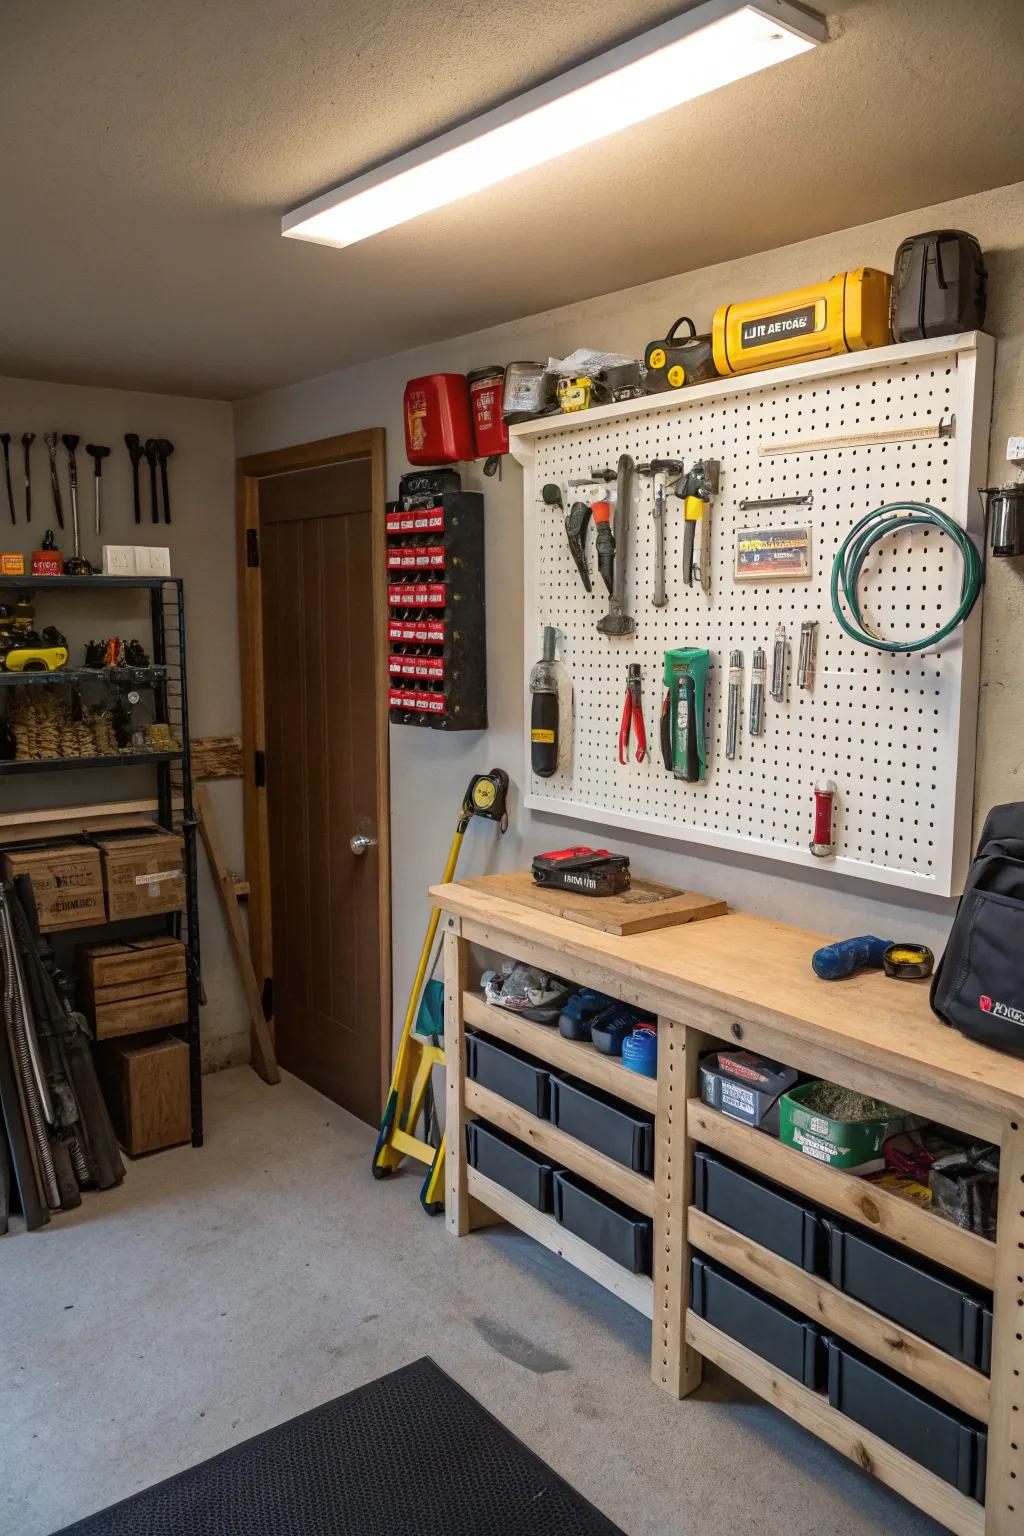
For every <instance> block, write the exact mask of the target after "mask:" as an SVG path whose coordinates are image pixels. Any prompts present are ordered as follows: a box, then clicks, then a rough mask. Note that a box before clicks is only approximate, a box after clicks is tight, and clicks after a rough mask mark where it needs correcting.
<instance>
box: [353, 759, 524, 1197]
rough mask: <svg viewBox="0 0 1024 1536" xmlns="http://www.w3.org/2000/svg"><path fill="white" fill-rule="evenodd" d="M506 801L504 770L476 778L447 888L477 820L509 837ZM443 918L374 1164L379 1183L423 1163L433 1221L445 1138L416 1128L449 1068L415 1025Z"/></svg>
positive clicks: (433, 928)
mask: <svg viewBox="0 0 1024 1536" xmlns="http://www.w3.org/2000/svg"><path fill="white" fill-rule="evenodd" d="M507 797H508V774H507V773H506V772H505V771H504V769H502V768H492V769H491V772H490V773H477V774H474V775H473V777H472V778H471V779H470V781H469V787H468V789H467V790H466V793H465V795H464V796H463V799H462V808H461V810H460V811H459V820H458V824H457V826H456V828H455V835H454V837H453V838H452V842H451V847H450V848H449V850H448V859H447V862H446V864H445V867H444V873H443V874H442V876H441V883H442V885H447V884H448V882H449V881H451V880H454V878H455V867H456V865H457V863H458V860H459V849H460V848H461V847H462V840H463V838H464V837H465V835H466V828H467V827H468V826H469V823H470V821H471V820H472V819H473V817H474V816H479V817H481V818H483V819H484V820H487V821H495V822H497V824H498V828H499V830H500V831H501V832H502V833H504V832H505V830H506V828H507V827H508V811H507V809H506V802H507ZM440 916H441V911H440V908H439V907H433V908H432V909H431V912H430V920H429V922H428V923H427V932H426V936H425V938H424V940H423V947H422V949H421V950H420V958H419V963H418V964H417V966H416V975H415V978H414V980H413V984H412V991H411V992H410V994H409V1004H408V1007H407V1008H406V1010H405V1022H404V1023H403V1025H402V1038H401V1040H400V1041H399V1045H398V1054H397V1056H396V1058H395V1070H394V1072H393V1073H392V1077H391V1086H390V1088H389V1089H388V1097H387V1102H386V1104H385V1106H384V1115H383V1118H382V1120H381V1124H380V1133H379V1135H378V1137H377V1145H376V1146H375V1147H374V1149H373V1162H372V1164H371V1171H372V1173H373V1176H374V1178H375V1179H386V1178H388V1177H389V1176H390V1175H391V1174H392V1173H394V1171H395V1169H396V1168H397V1167H398V1165H399V1163H400V1162H401V1161H402V1159H403V1158H404V1157H414V1158H416V1160H417V1161H418V1162H421V1163H426V1165H427V1167H428V1170H429V1171H428V1173H427V1176H426V1178H425V1179H424V1181H423V1186H422V1188H421V1190H420V1204H421V1205H422V1206H423V1209H424V1210H425V1211H426V1212H427V1213H428V1214H429V1215H431V1216H434V1215H437V1214H438V1213H439V1212H440V1211H442V1210H443V1209H444V1156H445V1142H444V1138H443V1137H442V1138H441V1143H440V1146H438V1147H437V1148H436V1149H435V1148H434V1147H433V1146H432V1145H431V1144H430V1142H429V1141H426V1140H423V1139H421V1138H420V1137H419V1136H417V1135H416V1128H417V1126H418V1124H419V1120H420V1115H421V1113H422V1112H423V1106H424V1101H425V1100H426V1098H427V1095H428V1091H429V1088H430V1076H431V1072H432V1071H433V1068H434V1067H441V1068H443V1067H444V1047H443V1046H442V1045H440V1044H438V1043H437V1041H436V1039H435V1041H434V1042H433V1043H427V1041H425V1040H424V1039H423V1038H421V1037H420V1036H419V1035H418V1034H417V1033H415V1032H414V1025H415V1022H416V1018H417V1010H418V1005H419V1001H420V994H421V992H422V990H423V983H424V981H425V980H426V977H427V971H428V966H429V964H430V952H431V950H432V949H433V947H434V936H435V934H436V933H437V925H438V920H439V919H440Z"/></svg>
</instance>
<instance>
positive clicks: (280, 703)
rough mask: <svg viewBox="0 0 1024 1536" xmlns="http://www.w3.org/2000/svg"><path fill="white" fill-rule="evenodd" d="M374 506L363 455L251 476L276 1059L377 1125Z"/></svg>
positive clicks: (381, 1054)
mask: <svg viewBox="0 0 1024 1536" xmlns="http://www.w3.org/2000/svg"><path fill="white" fill-rule="evenodd" d="M372 503H373V483H372V466H371V460H370V458H369V457H367V458H359V459H355V460H352V461H350V462H348V463H338V464H330V465H326V466H323V467H319V468H313V469H300V470H293V471H291V472H288V473H284V474H277V475H268V476H266V477H263V478H261V479H260V481H259V528H260V584H261V596H262V613H263V695H264V697H263V703H264V718H265V741H266V787H267V821H268V841H269V862H270V893H271V913H272V932H273V976H274V987H273V992H274V1015H275V1027H276V1039H277V1056H278V1060H279V1061H280V1063H281V1065H282V1066H283V1067H285V1068H287V1069H288V1071H290V1072H294V1073H295V1074H296V1076H298V1077H301V1078H302V1079H303V1080H304V1081H305V1082H307V1083H310V1084H311V1085H312V1086H313V1087H314V1088H318V1089H319V1090H320V1092H321V1093H324V1094H326V1095H327V1097H328V1098H330V1099H333V1100H334V1102H335V1103H336V1104H341V1105H342V1106H343V1107H344V1108H345V1109H348V1110H351V1112H352V1113H353V1114H355V1115H358V1116H359V1118H360V1119H361V1120H365V1121H367V1122H368V1123H369V1124H371V1125H376V1124H377V1123H378V1121H379V1119H380V1113H381V1099H382V1085H383V1081H384V1074H385V1071H386V1069H387V1066H388V1064H389V1063H388V1060H387V1058H386V1056H385V1045H384V1039H383V1032H382V1029H381V1019H382V996H381V953H382V949H381V932H380V926H381V925H380V913H381V910H382V903H381V900H380V881H381V874H382V872H381V859H380V847H379V844H378V830H379V829H378V825H377V817H378V787H379V781H380V776H381V767H382V765H381V764H380V762H379V761H378V732H377V730H376V720H377V713H376V712H377V709H378V708H379V700H380V690H381V689H382V688H384V687H385V686H386V683H385V680H384V679H383V678H381V677H379V676H378V661H377V651H376V647H375V643H374V641H375V629H376V626H375V601H374V593H375V587H376V585H377V584H376V582H375V579H374V577H375V571H374V565H375V543H374V512H373V504H372ZM384 767H385V771H386V765H384ZM353 838H356V839H360V840H362V841H357V843H356V845H355V847H356V849H359V848H362V850H363V851H361V852H356V851H353V845H352V841H351V840H352V839H353ZM389 1054H390V1052H388V1053H387V1055H388V1056H389Z"/></svg>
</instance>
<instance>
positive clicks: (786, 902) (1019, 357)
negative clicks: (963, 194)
mask: <svg viewBox="0 0 1024 1536" xmlns="http://www.w3.org/2000/svg"><path fill="white" fill-rule="evenodd" d="M608 216H609V217H614V212H613V211H609V215H608ZM942 226H955V227H961V228H964V229H967V230H970V231H972V232H973V233H974V234H976V235H977V236H978V237H979V238H980V239H981V241H982V244H983V246H984V248H985V250H986V252H987V255H988V264H989V270H990V274H991V278H990V307H989V321H988V325H987V329H989V330H991V331H992V332H993V333H994V335H995V336H996V337H997V338H998V342H999V345H998V355H997V365H996V366H997V377H996V395H995V413H994V422H993V428H992V444H993V448H992V455H991V465H990V471H989V474H990V480H991V479H997V480H998V479H1000V478H1002V477H1003V476H1004V474H1005V472H1006V466H1005V465H1004V464H1003V462H1002V456H1003V452H1004V448H1005V440H1006V437H1007V436H1008V434H1009V433H1010V432H1011V431H1016V432H1022V431H1024V184H1020V185H1016V186H1013V187H1007V188H1003V189H1001V190H999V191H995V192H991V193H985V194H982V195H979V196H976V197H971V198H965V199H962V200H960V201H957V202H953V203H948V204H944V205H942V206H940V207H936V208H928V209H923V210H921V211H919V212H916V213H910V214H907V215H904V216H900V217H898V218H891V219H885V220H882V221H880V222H878V223H875V224H870V225H866V226H864V227H862V228H859V229H850V230H845V231H842V232H841V233H838V234H833V235H828V236H823V237H821V238H818V239H815V240H809V241H805V242H803V243H801V244H799V245H793V246H788V247H785V248H784V249H781V250H775V251H770V252H768V253H767V254H765V255H762V256H755V257H749V258H744V259H743V260H739V261H734V262H729V263H724V264H722V265H720V266H716V267H709V268H705V269H704V270H702V271H698V272H691V273H688V274H686V275H683V276H680V277H676V278H671V279H668V280H666V281H663V282H658V283H652V284H648V285H646V286H644V287H641V288H633V289H629V290H627V291H625V292H621V293H615V294H609V295H607V296H605V297H603V298H599V299H593V300H588V301H586V302H584V303H581V304H574V305H570V306H568V307H566V308H563V309H558V310H553V311H551V312H549V313H547V314H542V315H534V316H531V317H530V318H528V319H524V320H521V321H517V322H515V323H513V324H509V325H505V326H501V327H498V328H495V329H492V330H488V331H483V332H480V333H479V334H477V335H472V336H463V337H459V338H457V339H454V340H451V341H448V342H446V343H444V344H441V345H437V346H432V347H429V348H422V349H418V350H416V351H412V352H407V353H404V354H401V355H398V356H394V357H388V358H383V359H381V360H379V361H376V362H373V363H368V364H366V365H363V366H361V367H357V368H349V369H344V370H341V371H339V372H337V373H333V374H329V375H327V376H325V377H323V378H319V379H313V380H310V381H308V382H306V383H303V384H299V385H295V386H293V387H291V388H288V389H282V390H277V391H274V392H272V393H269V394H266V395H262V396H259V397H257V398H255V399H251V400H246V401H243V402H241V403H240V404H239V405H237V406H236V408H235V429H236V446H237V449H238V452H239V453H251V452H255V451H258V450H261V449H268V448H276V447H280V446H283V445H285V444H291V443H297V442H302V441H306V440H309V439H313V438H318V437H324V436H327V435H329V434H331V433H335V432H344V431H348V430H353V429H356V428H359V427H370V426H384V427H386V429H387V433H388V444H389V451H388V457H389V466H390V467H389V477H388V478H389V486H390V490H391V493H394V492H395V490H396V488H397V481H398V476H399V475H400V474H401V473H402V471H403V469H404V468H405V456H404V452H403V446H402V445H403V435H402V417H401V403H402V387H403V384H404V382H405V380H406V379H408V378H410V377H413V376H415V375H417V374H421V373H427V372H432V371H435V370H442V369H453V370H465V369H468V368H470V367H475V366H479V365H480V364H483V363H491V362H501V363H504V362H506V361H508V360H509V359H511V358H517V357H519V358H523V357H535V358H544V357H547V356H548V354H549V353H551V354H553V355H555V356H561V355H564V354H565V353H566V352H568V351H569V350H570V349H571V348H573V347H576V346H580V345H593V346H601V347H612V348H617V349H621V350H623V351H625V352H628V353H631V354H634V355H635V354H636V353H638V352H640V351H642V348H643V346H644V343H645V342H646V341H647V340H648V339H649V338H650V337H652V336H656V335H661V334H663V333H664V329H665V328H666V327H667V325H668V324H669V322H670V321H672V320H673V319H674V318H675V317H676V315H678V314H680V313H684V312H685V313H688V314H690V315H692V316H693V318H694V320H695V321H696V322H697V324H698V326H700V327H707V326H709V324H710V320H711V316H712V312H713V310H714V308H715V306H716V305H717V304H718V303H720V302H722V301H724V300H727V299H738V298H743V297H756V296H757V295H758V294H768V293H772V292H778V291H782V290H784V289H788V288H792V287H796V286H798V285H799V284H801V283H804V282H807V281H810V280H813V279H815V278H818V277H821V276H824V275H827V274H830V273H832V272H837V271H842V270H843V269H844V268H847V267H856V266H861V265H870V266H879V267H883V268H886V269H887V270H891V269H892V257H893V252H894V250H895V248H896V245H897V244H898V242H899V241H900V240H901V239H902V238H903V236H904V235H906V234H910V233H913V232H915V231H920V230H923V229H930V228H936V227H942ZM570 254H571V259H573V260H579V261H585V260H586V251H585V249H584V248H576V247H572V248H571V252H570ZM343 260H344V258H343V257H342V258H340V260H339V281H343V280H344V279H343V277H342V276H341V275H340V273H341V269H342V263H343ZM685 263H686V252H685V248H683V247H681V248H680V252H679V264H680V266H681V267H682V266H685ZM422 298H423V302H424V303H429V302H430V295H429V293H424V294H423V296H422ZM463 483H464V484H466V485H467V486H469V487H471V488H479V489H483V490H485V493H486V498H487V499H486V508H487V511H486V516H487V621H488V622H487V630H488V667H489V679H490V692H489V710H490V718H491V727H490V729H489V730H488V731H487V732H486V733H483V734H467V735H455V736H441V735H436V734H435V735H433V736H425V735H424V733H423V732H422V731H418V730H414V729H411V728H403V727H394V728H392V731H391V752H392V784H393V786H394V800H393V806H392V830H393V846H394V871H395V881H394V931H395V948H394V955H395V961H394V964H395V1002H396V1014H397V1015H398V1016H399V1017H400V1014H401V1008H402V1005H403V1003H404V1000H405V997H406V993H407V989H408V986H409V983H410V980H411V976H412V971H413V965H414V961H415V955H416V952H417V949H418V946H419V943H420V941H421V936H422V930H423V925H424V922H425V918H426V903H425V900H424V891H425V888H426V886H427V884H428V883H429V882H430V881H431V880H433V879H436V878H437V876H438V875H439V873H440V870H441V867H442V864H443V860H444V855H445V851H446V849H447V845H448V839H449V836H450V827H451V824H452V823H453V821H454V818H455V815H456V812H457V808H458V804H459V798H460V796H461V794H462V791H463V789H464V787H465V784H466V782H467V780H468V778H469V775H470V774H471V773H472V772H475V771H477V770H481V769H486V768H489V767H491V766H492V765H493V764H500V765H502V766H504V767H506V768H507V769H508V770H509V771H510V773H511V775H512V779H513V784H514V786H515V781H516V780H517V779H518V777H519V771H520V763H521V757H522V731H523V713H524V682H523V673H522V657H521V636H522V601H523V590H522V575H521V571H522V537H521V510H520V497H521V477H520V473H519V470H518V468H517V467H516V466H515V464H514V463H512V462H511V461H509V460H507V461H506V462H505V465H504V470H503V479H502V481H501V482H500V483H498V482H496V481H486V482H485V481H483V480H482V478H481V477H480V473H479V468H478V467H477V466H468V467H467V469H466V470H465V473H464V478H463ZM908 489H910V488H908ZM1019 564H1020V563H1019V562H1018V563H1016V564H1011V563H1010V562H1007V561H1002V562H996V563H995V564H994V566H992V567H991V569H990V580H989V588H988V593H987V597H986V603H985V620H984V662H983V684H982V687H983V696H982V705H981V726H980V731H981V741H980V754H979V769H978V788H977V806H978V809H979V811H980V812H983V811H984V810H985V809H986V808H987V807H988V806H989V805H990V804H991V803H993V802H994V801H997V800H1000V799H1013V798H1015V797H1017V796H1020V795H1021V794H1022V789H1024V786H1022V780H1021V775H1022V764H1024V712H1022V711H1021V709H1020V707H1019V699H1020V696H1021V692H1022V689H1024V652H1022V646H1021V641H1020V636H1021V633H1022V631H1024V586H1022V579H1024V572H1022V570H1021V569H1019V568H1018V566H1019ZM517 800H518V796H517V794H516V792H515V789H514V791H513V800H512V824H511V827H510V830H509V832H508V834H507V836H506V837H505V839H504V840H503V841H502V842H501V843H500V844H499V843H498V842H497V840H496V838H495V836H494V834H493V831H492V828H491V827H490V825H489V824H479V825H476V826H474V827H472V828H471V831H470V836H469V837H468V838H467V847H466V850H465V852H464V855H463V862H462V864H461V866H460V872H461V873H462V874H466V875H468V874H470V873H479V872H482V871H484V870H490V869H495V868H499V867H500V868H511V867H517V866H518V867H522V866H523V865H524V864H526V863H527V861H528V859H529V857H530V856H531V855H532V854H533V853H535V852H537V851H539V850H541V849H543V848H545V847H548V848H550V847H552V846H555V845H557V844H558V843H559V842H560V841H562V842H564V841H565V839H566V838H567V837H568V836H577V835H578V834H579V832H580V830H581V828H580V825H579V824H578V823H577V824H573V823H570V822H567V821H562V820H560V819H558V818H554V817H548V816H540V815H536V814H528V813H526V812H524V811H522V810H521V809H520V808H519V806H518V803H517ZM615 844H616V847H619V848H622V849H623V850H624V851H626V852H628V853H629V854H630V855H631V856H632V858H633V861H634V867H635V868H637V869H639V870H642V871H643V872H644V873H645V874H648V875H651V876H654V877H656V878H661V879H667V880H672V881H674V882H677V883H680V884H688V885H691V886H692V887H694V888H696V889H700V890H706V891H710V892H714V893H716V894H718V895H722V896H725V897H726V898H727V899H728V900H729V901H730V902H732V903H733V904H735V905H736V906H738V907H743V908H746V909H747V910H749V911H754V912H760V913H764V914H771V915H773V916H777V917H781V918H783V919H785V920H786V921H788V922H791V923H797V924H802V925H804V926H806V927H808V928H813V929H817V930H828V931H831V932H834V933H843V934H851V933H863V932H872V931H874V932H878V933H892V934H898V935H905V936H907V937H917V938H920V939H922V940H925V941H928V942H931V943H933V944H937V945H938V946H940V947H941V945H942V943H943V941H944V938H945V934H946V932H947V930H948V924H949V919H950V915H951V910H952V908H951V904H950V903H947V902H943V901H940V900H937V899H920V900H918V901H917V902H914V901H912V900H911V899H910V898H908V897H905V896H903V895H902V894H901V895H900V896H899V898H898V899H897V900H893V899H892V898H891V897H887V896H886V895H885V893H884V892H883V891H881V890H877V891H876V890H874V889H872V888H866V887H865V886H864V885H863V884H862V883H859V882H858V883H851V882H846V881H844V880H843V879H841V878H837V877H835V876H834V875H833V876H830V875H829V874H828V873H825V872H820V873H819V872H818V871H811V872H805V871H799V872H796V871H794V870H791V869H789V868H787V867H785V866H781V865H780V866H777V867H776V866H773V865H772V864H770V863H768V862H766V861H761V860H757V861H754V860H750V859H747V858H744V857H742V856H740V855H735V856H725V855H722V854H720V853H713V854H712V853H708V854H704V853H702V852H701V850H699V849H698V848H694V847H687V846H683V847H681V848H680V847H679V846H678V845H675V844H669V843H666V842H663V841H659V840H658V839H657V838H647V837H642V836H634V835H629V834H626V833H620V834H617V835H616V838H615Z"/></svg>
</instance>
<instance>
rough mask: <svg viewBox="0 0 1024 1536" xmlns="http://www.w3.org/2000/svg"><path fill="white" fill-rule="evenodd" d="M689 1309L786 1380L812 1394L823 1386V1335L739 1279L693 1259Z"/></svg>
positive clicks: (810, 1324)
mask: <svg viewBox="0 0 1024 1536" xmlns="http://www.w3.org/2000/svg"><path fill="white" fill-rule="evenodd" d="M690 1306H691V1307H692V1308H693V1310H694V1312H696V1313H697V1315H698V1316H699V1317H703V1318H704V1319H705V1320H706V1321H707V1322H709V1323H710V1324H711V1326H712V1328H718V1329H720V1330H721V1332H722V1333H727V1334H728V1335H729V1337H730V1338H731V1339H735V1340H736V1342H737V1343H738V1344H743V1345H745V1346H746V1348H747V1349H750V1350H753V1352H754V1354H756V1355H760V1356H761V1358H762V1359H763V1360H767V1361H768V1362H769V1363H770V1364H771V1365H774V1366H776V1367H777V1368H778V1369H779V1370H780V1371H785V1373H786V1375H787V1376H795V1377H796V1379H797V1381H801V1382H803V1384H804V1386H805V1387H811V1388H813V1389H814V1390H815V1391H816V1390H818V1388H820V1387H821V1386H823V1385H824V1369H823V1365H822V1350H821V1337H822V1336H821V1330H820V1329H819V1328H817V1327H815V1325H814V1323H809V1322H808V1321H807V1319H806V1318H804V1317H801V1315H800V1313H799V1312H794V1311H793V1309H792V1308H791V1307H787V1306H786V1305H785V1304H784V1303H783V1302H781V1301H775V1300H774V1298H772V1297H770V1296H766V1295H765V1293H764V1292H763V1291H759V1290H758V1289H757V1288H756V1287H755V1286H753V1285H748V1284H747V1282H746V1281H745V1280H741V1279H740V1278H739V1276H738V1275H733V1274H731V1273H729V1272H728V1271H727V1270H723V1269H719V1268H718V1267H717V1265H715V1264H712V1263H710V1262H709V1261H708V1260H707V1259H702V1258H701V1257H700V1256H699V1255H696V1256H695V1257H694V1259H693V1260H692V1262H691V1265H690Z"/></svg>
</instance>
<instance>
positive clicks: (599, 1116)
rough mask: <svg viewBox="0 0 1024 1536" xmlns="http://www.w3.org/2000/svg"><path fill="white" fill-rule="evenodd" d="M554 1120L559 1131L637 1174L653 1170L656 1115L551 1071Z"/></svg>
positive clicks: (572, 1078) (575, 1079) (573, 1078)
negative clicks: (565, 1132)
mask: <svg viewBox="0 0 1024 1536" xmlns="http://www.w3.org/2000/svg"><path fill="white" fill-rule="evenodd" d="M551 1119H552V1120H553V1121H554V1123H555V1125H557V1126H558V1128H559V1130H562V1131H567V1132H568V1134H569V1135H570V1136H575V1137H576V1139H577V1141H582V1142H585V1143H586V1145H587V1146H588V1147H593V1148H594V1151H595V1152H603V1153H604V1155H605V1156H606V1157H610V1158H613V1159H614V1161H615V1162H617V1163H623V1164H624V1165H625V1166H626V1167H627V1168H632V1169H634V1170H635V1172H637V1173H652V1172H653V1171H654V1116H653V1115H647V1114H645V1113H644V1111H643V1110H642V1109H634V1108H633V1106H632V1104H626V1103H624V1101H623V1100H622V1099H614V1098H612V1096H611V1094H610V1093H602V1092H601V1090H600V1088H591V1086H590V1084H589V1083H581V1082H579V1080H578V1079H577V1078H575V1077H562V1076H560V1075H559V1074H558V1073H557V1072H553V1073H552V1074H551Z"/></svg>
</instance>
